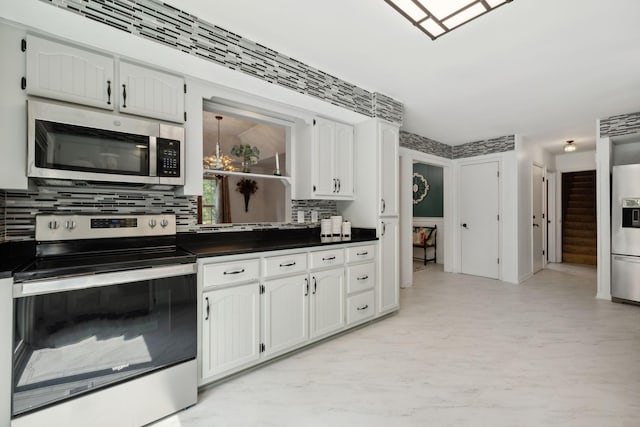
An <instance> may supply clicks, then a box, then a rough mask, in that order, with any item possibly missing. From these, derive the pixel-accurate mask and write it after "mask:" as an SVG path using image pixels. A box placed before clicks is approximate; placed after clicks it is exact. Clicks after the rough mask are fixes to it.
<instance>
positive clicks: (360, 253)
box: [356, 251, 369, 256]
mask: <svg viewBox="0 0 640 427" xmlns="http://www.w3.org/2000/svg"><path fill="white" fill-rule="evenodd" d="M356 255H358V256H365V255H369V251H364V252H358V253H357V254H356Z"/></svg>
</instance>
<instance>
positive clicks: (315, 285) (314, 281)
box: [313, 277, 318, 295]
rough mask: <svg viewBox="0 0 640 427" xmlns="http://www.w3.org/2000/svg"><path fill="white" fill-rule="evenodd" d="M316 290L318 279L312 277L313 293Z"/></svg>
mask: <svg viewBox="0 0 640 427" xmlns="http://www.w3.org/2000/svg"><path fill="white" fill-rule="evenodd" d="M317 291H318V281H317V280H316V278H315V277H314V278H313V294H314V295H315V294H316V292H317Z"/></svg>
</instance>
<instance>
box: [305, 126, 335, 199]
mask: <svg viewBox="0 0 640 427" xmlns="http://www.w3.org/2000/svg"><path fill="white" fill-rule="evenodd" d="M312 148H313V150H312V152H313V158H312V159H311V161H312V170H313V179H312V181H313V182H312V185H313V194H314V195H317V196H335V195H336V191H337V188H338V183H337V181H336V176H335V148H336V124H335V123H334V122H332V121H330V120H325V119H321V118H316V119H315V122H314V126H313V147H312Z"/></svg>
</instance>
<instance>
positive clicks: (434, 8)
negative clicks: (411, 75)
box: [384, 0, 513, 40]
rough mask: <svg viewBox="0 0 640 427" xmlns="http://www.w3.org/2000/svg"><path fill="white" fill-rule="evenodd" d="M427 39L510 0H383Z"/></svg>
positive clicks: (433, 38)
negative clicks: (426, 36)
mask: <svg viewBox="0 0 640 427" xmlns="http://www.w3.org/2000/svg"><path fill="white" fill-rule="evenodd" d="M384 1H385V2H386V3H387V4H389V5H390V6H391V7H393V8H394V9H395V10H397V11H398V12H399V13H400V14H401V15H402V16H404V17H405V18H407V19H408V20H409V22H411V23H412V24H413V25H415V26H416V27H418V28H419V29H420V30H422V32H423V33H425V34H426V35H428V36H429V37H430V38H431V40H435V39H437V38H438V37H440V36H442V35H444V34H446V33H448V32H449V31H451V30H454V29H456V28H458V27H459V26H461V25H463V24H466V23H467V22H469V21H472V20H474V19H476V18H477V17H479V16H482V15H484V14H485V13H487V12H491V11H492V10H494V9H496V8H498V7H500V6H503V5H505V4H507V3H511V2H512V1H513V0H475V1H472V0H384Z"/></svg>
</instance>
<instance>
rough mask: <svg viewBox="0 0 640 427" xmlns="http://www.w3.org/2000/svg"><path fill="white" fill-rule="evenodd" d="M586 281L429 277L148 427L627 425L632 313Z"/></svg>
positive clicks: (638, 328)
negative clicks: (322, 339)
mask: <svg viewBox="0 0 640 427" xmlns="http://www.w3.org/2000/svg"><path fill="white" fill-rule="evenodd" d="M595 291H596V287H595V269H592V268H588V267H579V266H566V265H552V266H551V268H550V269H546V270H543V271H541V272H539V273H538V274H536V275H535V276H534V277H533V278H531V279H530V280H528V281H527V282H525V283H523V284H520V285H513V284H508V283H503V282H500V281H496V280H490V279H483V278H478V277H472V276H466V275H456V274H448V273H443V272H442V269H441V267H439V266H434V265H428V266H427V268H426V269H424V270H421V271H418V272H416V273H415V274H414V287H413V288H409V289H403V290H401V310H400V312H399V313H398V314H397V315H395V316H392V317H390V318H387V319H385V320H383V321H381V322H377V323H374V324H372V325H369V326H367V327H366V328H362V329H359V330H356V331H353V332H351V333H349V334H346V335H343V336H341V337H338V338H336V339H334V340H331V341H329V342H326V343H323V344H321V345H318V346H314V347H312V348H310V349H308V350H305V351H303V352H300V353H297V354H295V355H293V356H291V357H289V358H287V359H283V360H280V361H277V362H275V363H273V364H270V365H267V366H264V367H262V368H260V369H258V370H255V371H252V372H249V373H247V374H245V375H242V376H239V377H237V378H234V379H232V380H230V381H228V382H226V383H223V384H220V385H218V386H215V387H211V388H208V389H205V390H203V391H202V392H201V393H200V395H199V399H198V400H199V402H198V404H197V405H195V406H194V407H192V408H189V409H188V410H185V411H182V412H180V413H178V414H175V415H173V416H171V417H168V418H166V419H164V420H161V421H159V422H157V423H155V424H154V427H205V426H206V427H211V426H220V427H226V426H230V427H234V426H243V427H249V426H265V427H270V426H274V427H275V426H278V427H281V426H282V427H289V426H291V427H294V426H295V427H301V426H311V427H313V426H354V427H358V426H367V427H377V426H381V427H382V426H385V427H387V426H407V427H413V426H492V427H493V426H498V427H500V426H580V427H583V426H598V427H600V426H638V425H640V421H639V420H640V418H638V413H640V307H637V306H630V305H623V304H616V303H611V302H609V301H602V300H597V299H595V297H594V295H595Z"/></svg>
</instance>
